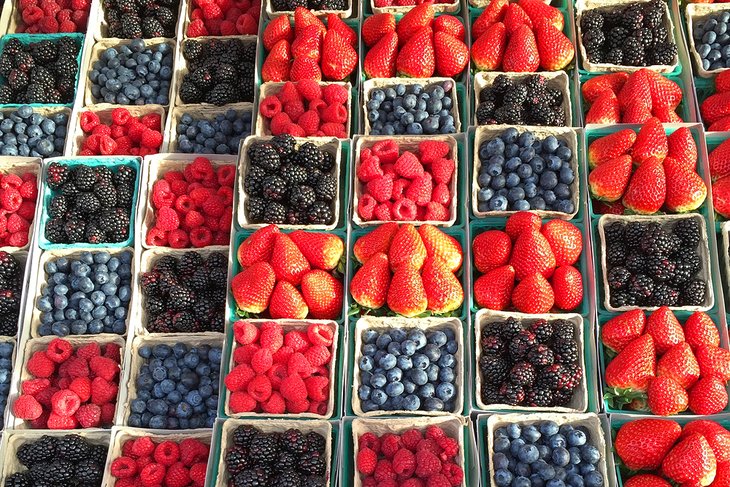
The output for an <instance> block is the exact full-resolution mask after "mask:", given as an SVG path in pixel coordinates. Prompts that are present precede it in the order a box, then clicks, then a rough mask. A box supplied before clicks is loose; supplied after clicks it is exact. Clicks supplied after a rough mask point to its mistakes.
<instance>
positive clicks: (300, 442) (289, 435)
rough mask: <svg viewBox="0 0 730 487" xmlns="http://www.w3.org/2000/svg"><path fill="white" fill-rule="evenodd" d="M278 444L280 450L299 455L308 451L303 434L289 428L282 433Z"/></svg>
mask: <svg viewBox="0 0 730 487" xmlns="http://www.w3.org/2000/svg"><path fill="white" fill-rule="evenodd" d="M280 443H281V446H282V448H285V449H286V450H288V451H290V452H292V453H296V454H301V453H304V452H305V451H307V450H308V448H307V441H306V439H305V437H304V434H303V433H302V432H301V431H300V430H298V429H294V428H290V429H288V430H286V431H284V433H282V435H281V438H280Z"/></svg>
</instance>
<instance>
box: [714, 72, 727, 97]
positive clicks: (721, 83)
mask: <svg viewBox="0 0 730 487" xmlns="http://www.w3.org/2000/svg"><path fill="white" fill-rule="evenodd" d="M726 91H730V71H727V70H722V71H720V73H719V74H718V75H717V76H715V92H717V93H725V92H726Z"/></svg>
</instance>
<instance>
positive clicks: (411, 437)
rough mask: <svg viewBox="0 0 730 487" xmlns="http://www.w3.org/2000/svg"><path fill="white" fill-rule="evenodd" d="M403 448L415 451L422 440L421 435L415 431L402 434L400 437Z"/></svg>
mask: <svg viewBox="0 0 730 487" xmlns="http://www.w3.org/2000/svg"><path fill="white" fill-rule="evenodd" d="M400 439H401V442H402V443H403V446H404V447H406V448H408V449H409V450H411V451H416V447H417V446H418V443H419V442H420V441H421V440H422V439H423V435H422V434H421V432H420V431H419V430H417V429H410V430H408V431H406V432H405V433H403V434H402V435H401V437H400Z"/></svg>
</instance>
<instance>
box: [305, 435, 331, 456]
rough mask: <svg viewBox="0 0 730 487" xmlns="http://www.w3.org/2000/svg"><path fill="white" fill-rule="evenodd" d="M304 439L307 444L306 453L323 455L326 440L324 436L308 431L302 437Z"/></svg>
mask: <svg viewBox="0 0 730 487" xmlns="http://www.w3.org/2000/svg"><path fill="white" fill-rule="evenodd" d="M304 439H305V440H306V442H307V450H308V451H314V452H318V453H324V451H325V448H326V440H325V438H324V436H322V435H321V434H319V433H317V432H316V431H310V432H308V433H307V434H305V435H304Z"/></svg>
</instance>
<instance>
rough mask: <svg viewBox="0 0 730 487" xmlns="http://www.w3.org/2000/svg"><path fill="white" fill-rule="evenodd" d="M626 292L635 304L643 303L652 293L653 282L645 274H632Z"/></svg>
mask: <svg viewBox="0 0 730 487" xmlns="http://www.w3.org/2000/svg"><path fill="white" fill-rule="evenodd" d="M627 290H628V292H629V294H630V295H631V296H633V297H634V298H635V299H636V301H637V303H643V302H644V301H645V300H647V299H649V298H650V297H651V295H652V293H653V292H654V281H653V280H652V278H651V277H649V276H647V275H645V274H634V275H633V276H631V278H630V279H629V284H628V286H627Z"/></svg>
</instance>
